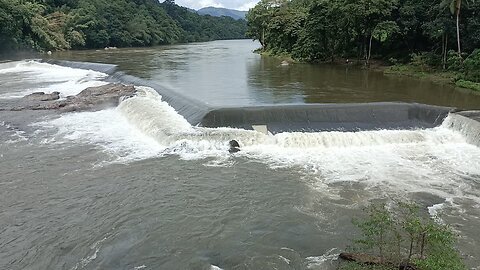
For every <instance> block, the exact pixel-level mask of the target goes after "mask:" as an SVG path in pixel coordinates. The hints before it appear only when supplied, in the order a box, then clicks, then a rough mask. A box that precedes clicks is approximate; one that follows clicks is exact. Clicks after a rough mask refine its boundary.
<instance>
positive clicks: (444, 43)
mask: <svg viewBox="0 0 480 270" xmlns="http://www.w3.org/2000/svg"><path fill="white" fill-rule="evenodd" d="M447 52H448V34H447V33H443V36H442V62H443V70H446V69H447Z"/></svg>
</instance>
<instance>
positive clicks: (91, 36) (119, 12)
mask: <svg viewBox="0 0 480 270" xmlns="http://www.w3.org/2000/svg"><path fill="white" fill-rule="evenodd" d="M245 32H246V22H245V21H244V20H234V19H232V18H229V17H212V16H202V15H198V14H196V13H194V12H191V11H189V10H188V9H187V8H184V7H180V6H178V5H176V4H175V3H174V1H173V0H170V1H165V2H164V3H159V2H158V0H108V1H107V0H31V1H29V0H0V52H2V51H4V52H5V51H11V50H25V49H27V50H28V49H34V50H37V51H47V50H66V49H85V48H87V49H93V48H103V47H114V46H115V47H132V46H154V45H163V44H173V43H183V42H199V41H209V40H218V39H240V38H245Z"/></svg>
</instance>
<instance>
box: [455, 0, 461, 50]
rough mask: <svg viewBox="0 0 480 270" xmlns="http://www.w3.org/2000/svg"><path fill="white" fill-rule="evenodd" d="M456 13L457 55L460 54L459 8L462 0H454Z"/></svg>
mask: <svg viewBox="0 0 480 270" xmlns="http://www.w3.org/2000/svg"><path fill="white" fill-rule="evenodd" d="M456 5H457V6H456V13H457V46H458V56H460V57H461V56H462V50H461V49H460V8H461V6H462V0H457V1H456Z"/></svg>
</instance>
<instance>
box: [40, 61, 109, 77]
mask: <svg viewBox="0 0 480 270" xmlns="http://www.w3.org/2000/svg"><path fill="white" fill-rule="evenodd" d="M41 62H43V63H48V64H52V65H59V66H64V67H71V68H79V69H89V70H93V71H98V72H102V73H105V74H108V75H112V74H114V73H115V72H116V71H117V66H116V65H111V64H101V63H91V62H74V61H66V60H54V59H47V60H41Z"/></svg>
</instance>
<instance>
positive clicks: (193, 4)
mask: <svg viewBox="0 0 480 270" xmlns="http://www.w3.org/2000/svg"><path fill="white" fill-rule="evenodd" d="M258 2H259V0H175V3H176V4H177V5H180V6H184V7H188V8H193V9H196V10H197V9H201V8H204V7H224V8H230V9H238V10H249V9H250V8H252V7H254V6H255V4H257V3H258Z"/></svg>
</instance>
